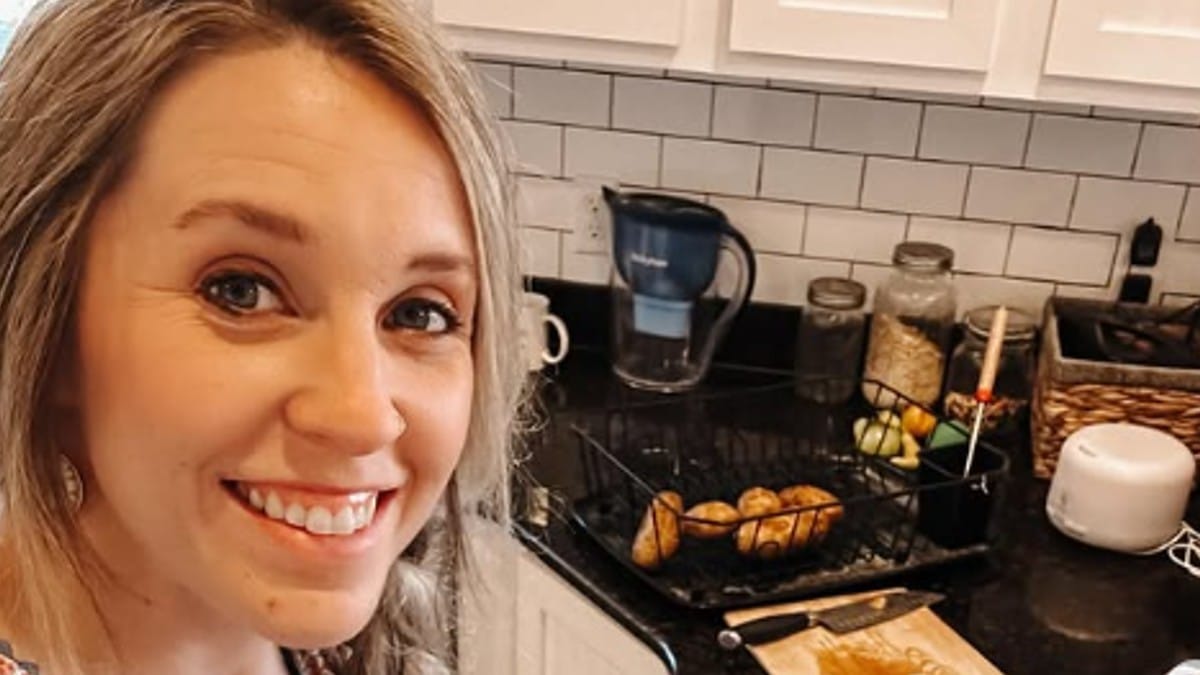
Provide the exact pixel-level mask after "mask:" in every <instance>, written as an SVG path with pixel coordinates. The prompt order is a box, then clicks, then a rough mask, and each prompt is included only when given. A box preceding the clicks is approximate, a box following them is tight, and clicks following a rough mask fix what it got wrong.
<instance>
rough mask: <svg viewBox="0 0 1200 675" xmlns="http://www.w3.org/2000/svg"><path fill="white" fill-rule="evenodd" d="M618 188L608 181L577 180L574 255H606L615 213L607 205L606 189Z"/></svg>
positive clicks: (594, 179)
mask: <svg viewBox="0 0 1200 675" xmlns="http://www.w3.org/2000/svg"><path fill="white" fill-rule="evenodd" d="M606 186H607V187H610V188H612V189H614V190H615V189H616V188H617V181H615V180H612V179H608V178H596V177H581V178H577V179H575V208H574V213H572V217H571V250H572V251H573V252H575V253H599V254H603V253H607V252H608V247H609V236H610V231H611V230H612V214H611V213H610V212H609V210H608V204H605V203H604V193H603V188H604V187H606Z"/></svg>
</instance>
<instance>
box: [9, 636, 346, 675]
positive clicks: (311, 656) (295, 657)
mask: <svg viewBox="0 0 1200 675" xmlns="http://www.w3.org/2000/svg"><path fill="white" fill-rule="evenodd" d="M279 652H280V655H281V656H283V664H284V666H286V667H287V672H288V675H337V671H335V670H333V663H332V659H327V658H326V657H325V655H323V654H322V653H321V652H309V651H304V652H294V651H291V650H288V649H280V650H279ZM0 675H38V667H37V665H35V664H33V663H29V662H27V661H19V660H17V657H16V656H15V655H14V654H13V649H12V645H10V644H9V643H7V642H5V641H4V640H0Z"/></svg>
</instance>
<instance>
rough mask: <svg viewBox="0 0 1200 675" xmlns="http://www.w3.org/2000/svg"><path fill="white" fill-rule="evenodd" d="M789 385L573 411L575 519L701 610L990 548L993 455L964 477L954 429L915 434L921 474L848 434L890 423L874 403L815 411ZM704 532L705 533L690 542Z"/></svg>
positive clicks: (999, 494)
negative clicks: (579, 478)
mask: <svg viewBox="0 0 1200 675" xmlns="http://www.w3.org/2000/svg"><path fill="white" fill-rule="evenodd" d="M811 384H812V383H809V385H810V386H809V387H808V389H809V390H811V389H812V386H811ZM872 384H874V385H875V386H874V387H873V388H872V389H873V391H874V398H875V400H876V401H880V400H887V401H891V400H897V401H899V403H898V404H897V411H898V410H899V409H900V408H904V407H905V406H908V405H916V404H915V403H913V402H911V401H910V400H908V399H907V398H906V397H904V396H903V394H901V393H900V392H897V391H895V390H893V389H891V388H889V387H887V386H886V385H883V384H880V383H872ZM794 387H795V383H794V382H785V383H782V384H778V385H771V386H766V387H758V388H753V389H746V390H740V391H736V392H722V393H716V394H688V395H682V396H676V397H664V398H663V399H659V400H654V401H649V402H647V401H643V402H640V403H628V404H624V405H621V406H618V407H614V408H606V409H603V410H597V411H592V412H589V413H586V414H584V415H583V416H581V418H579V421H577V422H576V424H575V425H574V431H575V434H576V437H577V439H578V447H579V452H580V453H581V457H580V459H581V462H582V466H583V470H584V474H585V482H586V486H587V489H586V492H585V494H584V495H583V496H582V497H581V498H579V499H576V500H575V501H574V503H573V504H572V518H573V519H574V520H575V522H576V523H577V524H578V525H579V526H580V527H581V528H582V529H583V531H584V532H586V533H588V534H589V535H590V536H591V537H592V538H594V539H595V540H596V541H597V542H598V543H599V545H600V546H601V547H602V548H604V549H605V550H606V551H607V552H608V553H609V554H611V555H612V556H613V558H615V559H616V560H618V561H619V562H620V563H622V564H623V565H625V566H626V567H627V568H628V569H629V570H630V571H631V572H632V573H633V574H635V575H636V576H637V577H639V578H640V579H642V580H643V581H644V582H645V583H646V584H648V585H649V586H651V587H652V588H654V589H655V590H656V591H658V592H659V593H661V594H662V595H664V596H666V597H667V598H669V599H670V600H672V601H674V602H676V603H678V604H680V605H684V606H687V607H692V608H698V609H717V608H730V607H739V606H745V605H751V604H758V603H762V602H764V601H768V600H782V599H789V598H798V597H804V596H810V595H816V594H819V593H824V592H827V591H830V590H834V589H839V588H845V587H849V586H854V585H856V584H861V583H865V582H868V581H874V580H877V579H880V578H883V577H888V576H892V575H897V574H900V573H904V572H909V571H913V570H917V569H921V568H926V567H930V566H933V565H939V564H945V563H948V562H951V561H955V560H960V559H964V558H967V557H972V556H977V555H980V554H983V553H985V552H987V551H988V550H990V549H991V548H992V547H993V546H994V545H995V543H996V541H997V534H998V533H997V528H996V516H997V514H998V512H999V511H1000V504H1001V500H1002V499H1003V496H1004V487H1005V483H1006V478H1007V474H1008V458H1007V456H1006V455H1005V454H1004V453H1003V452H1002V451H1001V450H999V449H997V448H995V447H994V446H992V445H991V444H989V443H987V442H984V441H980V442H979V444H978V446H977V448H976V451H975V455H974V458H973V461H972V463H971V471H970V473H969V475H967V476H965V477H964V475H963V471H962V470H963V467H964V465H965V463H966V455H967V447H966V445H967V444H966V437H965V434H963V433H962V431H961V429H959V430H955V431H956V433H958V434H959V436H958V437H953V435H951V442H950V443H949V444H942V443H941V442H940V441H939V446H938V447H934V445H933V443H932V442H931V439H933V438H934V437H935V436H936V437H938V438H940V439H944V438H945V437H946V436H947V434H943V433H941V430H939V432H938V433H931V434H929V435H928V436H926V438H925V440H924V442H923V443H922V444H921V447H920V449H919V452H917V458H918V459H917V462H916V466H911V465H910V466H909V467H908V468H905V467H902V466H898V465H897V463H895V462H893V461H892V459H893V456H892V455H891V451H892V448H891V447H885V446H884V444H885V443H887V444H888V445H889V446H890V441H891V440H894V439H888V438H887V437H886V435H880V434H875V435H873V434H870V433H867V434H864V435H862V436H857V437H856V433H855V424H854V423H855V420H857V419H860V418H869V419H873V420H878V421H879V422H880V423H883V424H885V426H886V421H885V420H883V419H881V418H880V417H879V415H880V414H881V413H880V411H879V410H878V409H877V407H876V406H875V405H872V402H871V401H867V400H865V399H863V398H862V397H861V395H860V396H859V397H858V398H857V399H856V400H855V401H853V402H851V403H850V404H846V405H839V406H823V405H817V404H813V403H807V402H804V401H801V400H799V399H798V398H797V397H796V396H795V395H794V394H793V392H794V391H795V388H794ZM922 410H923V411H924V412H925V414H926V415H930V416H932V417H933V419H934V420H936V424H937V425H938V426H939V427H940V426H941V425H943V424H946V423H945V422H943V421H942V420H940V419H938V418H937V416H936V415H934V414H933V413H932V412H930V411H929V410H926V409H924V408H922ZM882 414H885V415H886V413H882ZM927 421H928V418H927ZM860 431H861V429H860ZM873 436H879V438H878V439H877V440H876V439H875V438H873ZM876 443H877V444H878V445H874V446H873V445H872V444H876ZM915 449H916V448H913V450H915ZM895 456H900V455H899V454H897V455H895ZM801 485H802V486H807V487H806V488H805V489H804V490H801V492H805V490H806V491H807V493H808V494H809V495H810V497H811V495H824V497H818V498H816V499H812V498H810V499H808V500H798V501H797V500H790V501H788V500H784V501H783V502H782V503H774V505H773V506H768V507H765V508H766V509H767V510H766V511H761V510H756V509H754V508H750V506H749V504H748V502H743V505H744V506H746V508H739V509H738V511H737V512H736V513H735V514H733V515H732V516H730V515H728V511H729V509H727V508H726V509H725V512H726V515H725V516H723V517H721V518H706V517H703V516H699V515H695V512H693V514H691V515H689V514H688V509H690V508H692V507H693V506H694V505H696V504H700V503H703V502H710V501H721V502H724V503H726V504H728V505H730V506H733V507H735V508H736V507H737V505H738V502H739V497H741V496H742V495H743V494H744V493H745V491H746V490H748V489H750V488H756V487H757V488H765V489H766V490H769V491H771V492H772V493H773V494H775V495H776V497H778V496H780V495H784V496H786V495H789V494H793V495H794V494H800V493H797V492H796V491H795V489H793V490H792V491H788V490H787V488H789V487H793V488H794V487H795V486H801ZM812 488H818V490H812ZM762 492H763V491H759V495H761V493H762ZM672 493H674V495H678V497H675V496H672ZM751 501H752V500H751ZM769 501H770V500H769V499H768V502H769ZM652 505H654V507H653V508H651V506H652ZM705 529H707V530H708V532H707V533H706V534H707V535H708V536H706V537H702V536H693V534H695V535H700V534H705V533H703V532H702V531H703V530H705ZM639 531H640V532H639ZM639 536H640V539H639ZM635 546H637V547H639V548H638V552H637V554H635Z"/></svg>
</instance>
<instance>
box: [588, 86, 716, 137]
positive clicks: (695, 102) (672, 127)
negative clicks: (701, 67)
mask: <svg viewBox="0 0 1200 675" xmlns="http://www.w3.org/2000/svg"><path fill="white" fill-rule="evenodd" d="M712 97H713V86H712V85H711V84H703V83H699V82H679V81H676V80H660V79H654V78H648V77H617V78H616V80H614V82H613V115H612V116H613V120H612V124H613V127H616V128H620V129H634V130H637V131H652V132H655V133H660V134H680V135H683V136H707V135H708V124H709V119H710V118H711V110H712Z"/></svg>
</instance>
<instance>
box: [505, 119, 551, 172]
mask: <svg viewBox="0 0 1200 675" xmlns="http://www.w3.org/2000/svg"><path fill="white" fill-rule="evenodd" d="M500 126H501V128H502V129H503V130H504V133H505V134H507V135H508V138H509V140H511V141H512V144H513V149H514V150H516V153H517V168H518V171H520V172H521V173H527V174H533V175H537V176H557V175H559V174H560V173H561V170H560V169H561V167H562V152H563V148H562V137H563V128H562V127H560V126H558V125H556V124H540V123H537V122H518V121H516V120H506V121H504V122H501V123H500Z"/></svg>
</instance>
